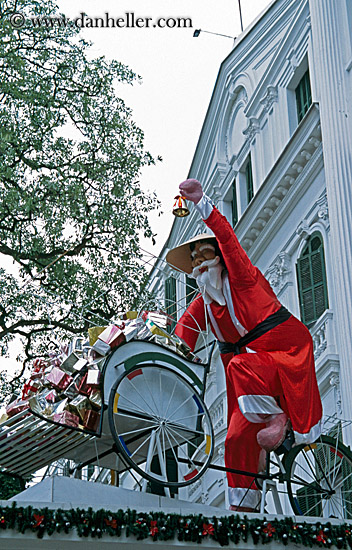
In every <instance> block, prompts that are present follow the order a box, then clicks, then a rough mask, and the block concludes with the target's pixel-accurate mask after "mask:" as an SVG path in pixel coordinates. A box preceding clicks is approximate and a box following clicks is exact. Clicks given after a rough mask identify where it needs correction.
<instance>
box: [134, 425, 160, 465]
mask: <svg viewBox="0 0 352 550" xmlns="http://www.w3.org/2000/svg"><path fill="white" fill-rule="evenodd" d="M158 430H159V428H157V430H156V431H158ZM152 433H153V432H151V433H150V435H148V437H147V439H146V440H145V441H142V443H141V444H140V445H139V446H138V447H137V449H135V450H134V451H133V453H132V454H131V455H130V458H132V457H133V456H134V455H135V454H136V453H137V452H138V451H139V449H141V448H142V447H143V445H145V444H146V443H147V441H149V439H150V438H151V437H152Z"/></svg>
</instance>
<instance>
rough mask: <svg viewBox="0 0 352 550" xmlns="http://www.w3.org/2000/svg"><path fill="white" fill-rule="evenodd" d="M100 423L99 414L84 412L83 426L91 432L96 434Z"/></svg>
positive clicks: (90, 411) (91, 411)
mask: <svg viewBox="0 0 352 550" xmlns="http://www.w3.org/2000/svg"><path fill="white" fill-rule="evenodd" d="M99 421H100V413H98V412H97V411H93V410H91V409H90V410H86V411H84V415H83V426H84V427H85V428H86V429H87V430H90V431H92V432H96V431H97V429H98V425H99Z"/></svg>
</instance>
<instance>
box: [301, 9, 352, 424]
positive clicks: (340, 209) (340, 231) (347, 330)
mask: <svg viewBox="0 0 352 550" xmlns="http://www.w3.org/2000/svg"><path fill="white" fill-rule="evenodd" d="M348 5H349V7H350V8H351V6H352V1H351V0H338V1H337V0H309V6H310V14H311V28H312V52H313V63H312V64H311V66H310V73H311V79H312V89H313V101H318V102H319V108H320V119H321V129H322V136H323V155H324V167H325V180H326V188H327V197H328V205H329V218H330V227H331V239H330V242H331V259H332V261H333V262H334V280H333V284H334V291H335V303H334V318H335V327H336V338H337V345H338V353H339V356H340V365H341V367H340V368H341V371H340V378H341V393H342V416H343V418H346V419H351V420H352V112H351V104H350V100H349V99H348V98H349V95H351V93H352V84H351V77H352V75H351V73H350V69H349V67H348V64H349V63H348V62H349V60H350V58H351V51H350V49H351V39H350V34H351V32H352V31H351V29H349V26H348V19H349V18H348V14H347V9H348V7H347V6H348Z"/></svg>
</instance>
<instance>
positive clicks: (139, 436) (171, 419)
mask: <svg viewBox="0 0 352 550" xmlns="http://www.w3.org/2000/svg"><path fill="white" fill-rule="evenodd" d="M157 332H158V331H157ZM161 332H163V331H161ZM165 338H166V339H167V337H166V336H164V342H165V341H166V340H165ZM203 347H205V348H207V346H203ZM212 351H213V346H211V347H210V348H208V353H207V357H206V359H205V361H204V362H200V361H199V359H198V358H197V357H196V356H194V355H193V354H190V353H189V351H187V350H184V349H182V345H181V346H179V347H177V346H176V347H175V346H174V348H172V347H170V345H163V344H162V343H161V340H160V338H159V339H157V338H150V339H149V340H147V341H146V340H144V339H132V340H130V341H128V342H125V343H123V344H122V345H119V347H117V348H116V349H115V350H113V351H111V353H110V354H109V355H108V356H107V357H106V358H105V359H103V360H101V364H100V367H99V372H100V373H101V377H100V381H99V386H98V387H96V388H95V390H94V391H93V392H91V393H90V394H89V393H87V366H85V367H84V368H83V369H82V372H80V373H79V375H78V376H77V375H76V378H78V379H79V381H78V382H77V381H76V382H75V389H76V390H77V393H78V396H76V397H74V398H73V399H71V401H70V400H69V399H68V398H66V399H68V401H65V399H61V400H59V402H58V404H57V403H56V405H54V408H55V407H56V410H57V411H58V410H59V408H60V407H61V411H60V412H56V414H54V415H53V414H52V412H53V411H52V409H50V402H49V412H50V415H49V416H47V412H46V409H45V408H44V409H43V408H42V409H41V407H43V399H40V398H38V395H37V394H34V396H33V397H32V398H30V399H29V400H28V403H29V405H28V406H26V407H23V408H22V410H19V411H18V412H17V411H16V408H15V409H14V410H15V411H16V414H13V415H11V416H10V417H9V418H7V419H5V420H3V419H2V420H3V421H2V422H1V423H0V467H1V468H2V470H3V471H5V472H8V473H10V474H14V475H20V476H22V477H24V478H29V477H30V475H31V474H33V473H34V472H37V471H38V470H40V469H41V468H43V467H45V466H47V465H49V464H51V463H53V462H54V461H56V460H58V459H61V458H65V459H68V460H71V461H73V462H74V463H75V464H76V471H79V470H80V469H82V467H84V466H87V465H89V464H93V465H98V466H99V467H100V468H109V469H111V471H113V472H115V473H117V474H121V473H123V472H126V471H127V470H130V471H131V472H134V475H135V476H136V475H137V477H136V479H137V481H138V484H139V486H140V488H141V489H142V490H146V489H147V484H148V482H149V483H151V484H154V487H155V484H157V485H158V486H159V487H160V486H161V487H164V488H165V490H166V494H170V492H169V491H170V489H171V491H172V488H174V490H177V488H180V487H185V486H187V485H190V484H192V483H194V482H195V481H197V480H198V479H199V478H200V477H201V476H202V475H203V474H204V473H205V471H206V470H207V469H208V468H214V469H217V470H220V471H223V472H224V471H226V470H227V469H226V468H225V467H223V466H221V465H214V464H212V463H211V460H212V457H213V452H214V432H213V427H212V422H211V418H210V414H209V411H208V409H207V406H206V404H205V402H204V393H205V388H206V378H207V374H208V371H209V367H210V361H211V356H212ZM82 353H83V347H80V346H78V347H77V346H76V347H74V349H73V351H72V353H71V355H70V357H69V358H68V363H69V364H70V361H71V363H74V364H76V366H77V364H78V365H80V364H81V365H82V364H83V363H82ZM72 357H73V361H72ZM83 362H84V361H83ZM71 367H72V365H71ZM91 368H92V369H93V370H94V371H95V372H96V371H97V369H98V368H97V365H96V364H95V363H94V362H93V363H91ZM71 378H72V377H71ZM72 384H73V382H71V384H70V385H69V386H67V388H66V389H65V390H64V391H66V393H69V391H68V390H69V388H70V386H72ZM47 391H48V392H49V393H48V394H46V395H47V396H48V395H50V391H51V390H50V389H48V390H47ZM39 395H40V394H39ZM87 395H88V401H89V400H91V401H92V403H93V405H92V409H91V410H89V409H88V410H85V409H84V413H83V418H86V417H88V419H90V418H91V417H92V415H93V417H95V419H96V418H98V420H99V421H98V423H96V426H94V429H89V428H91V427H92V426H91V425H90V424H89V422H88V423H87V424H86V426H83V427H82V425H78V426H75V425H70V424H69V423H70V420H72V419H71V418H70V414H71V415H72V412H70V407H71V411H72V410H76V411H77V410H78V413H80V414H82V409H81V410H80V409H79V405H82V404H83V403H84V404H85V405H84V406H87V403H86V402H85V400H87ZM61 397H62V396H61ZM74 400H76V402H77V403H78V405H77V403H76V405H72V403H74ZM63 404H65V410H64V411H63V410H62V409H63ZM44 405H45V406H46V407H48V405H47V403H45V404H44ZM94 406H95V409H96V410H95V411H94ZM15 407H16V405H15ZM75 407H76V409H75ZM10 408H11V404H10ZM98 409H99V412H98V413H97V410H98ZM94 415H95V416H94ZM350 424H351V422H349V421H343V420H341V419H337V418H335V417H327V418H326V424H325V432H327V433H328V434H330V435H322V436H321V437H320V438H319V439H318V440H317V441H316V442H315V443H314V444H312V445H308V446H304V445H298V446H294V447H293V448H292V449H290V450H288V451H287V452H284V453H283V454H282V455H281V456H280V455H279V454H277V453H270V454H268V455H267V466H266V471H265V472H261V473H259V474H258V473H256V472H241V473H244V474H246V475H248V476H250V477H252V478H253V482H254V480H255V482H256V483H257V485H259V486H261V487H262V501H261V505H260V511H261V512H262V513H264V510H265V508H264V506H265V498H266V493H267V491H268V490H269V489H271V491H272V493H273V502H274V505H275V508H276V511H277V513H282V510H283V509H282V495H280V493H281V492H283V493H285V495H287V498H288V501H289V503H290V505H291V507H292V510H293V512H294V513H295V514H298V515H307V516H321V517H337V518H341V519H342V518H344V519H352V453H351V451H350V449H349V448H347V447H346V446H345V445H343V443H342V431H343V428H345V427H348V426H349V425H350ZM73 474H74V472H73ZM258 511H259V510H258Z"/></svg>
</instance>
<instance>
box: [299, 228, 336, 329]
mask: <svg viewBox="0 0 352 550" xmlns="http://www.w3.org/2000/svg"><path fill="white" fill-rule="evenodd" d="M297 280H298V293H299V305H300V310H301V319H302V321H303V323H304V324H305V325H307V326H310V325H311V324H312V323H314V322H315V321H316V320H317V319H319V317H320V316H321V315H322V314H323V313H324V311H325V310H326V309H327V308H328V307H329V304H328V292H327V284H326V271H325V259H324V247H323V240H322V237H321V235H320V234H318V233H315V234H313V235H312V236H311V237H310V239H309V241H308V243H307V245H306V246H305V248H304V249H303V252H302V254H301V257H300V258H299V259H298V262H297Z"/></svg>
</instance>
